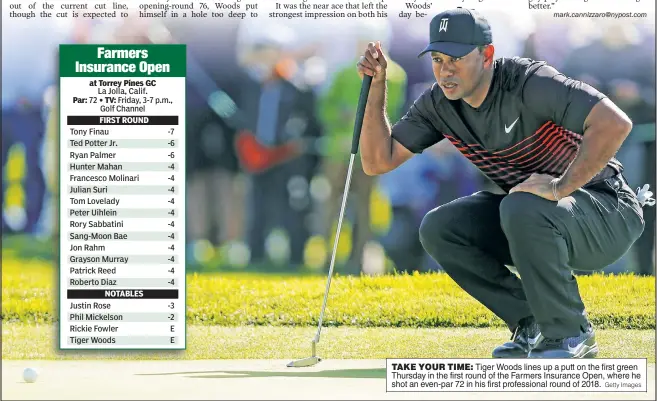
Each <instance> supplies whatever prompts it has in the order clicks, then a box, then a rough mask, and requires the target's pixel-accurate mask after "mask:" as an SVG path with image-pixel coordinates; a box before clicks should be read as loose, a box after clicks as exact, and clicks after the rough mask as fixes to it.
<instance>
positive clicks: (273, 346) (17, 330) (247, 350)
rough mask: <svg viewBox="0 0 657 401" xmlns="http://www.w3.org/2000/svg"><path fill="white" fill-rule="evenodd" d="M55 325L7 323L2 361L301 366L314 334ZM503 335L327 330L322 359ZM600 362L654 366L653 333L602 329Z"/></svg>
mask: <svg viewBox="0 0 657 401" xmlns="http://www.w3.org/2000/svg"><path fill="white" fill-rule="evenodd" d="M57 331H58V330H57V326H56V325H30V324H24V323H3V325H2V359H3V360H10V359H40V360H43V359H45V360H55V359H59V360H65V359H69V360H70V359H78V360H80V359H116V360H158V359H173V360H175V359H180V360H197V359H288V358H289V359H298V358H305V357H307V356H310V353H311V347H310V342H311V340H312V338H313V336H314V335H315V331H316V328H313V327H306V328H300V327H219V326H189V327H188V335H187V339H188V344H187V350H186V351H148V352H145V351H134V352H131V351H116V352H113V351H105V352H98V351H59V350H57V340H56V339H57V338H58V332H57ZM509 334H510V333H509V332H508V330H505V329H500V328H450V329H447V328H436V329H424V328H420V329H412V328H355V327H328V328H325V329H322V337H321V339H320V342H319V344H318V346H317V354H318V355H319V356H320V357H322V358H324V359H385V358H488V357H490V351H491V350H492V349H493V347H495V346H497V345H499V344H500V343H501V342H503V341H505V340H506V339H508V337H509ZM597 340H598V345H599V346H600V354H599V356H598V357H599V358H648V362H649V363H654V362H655V330H598V331H597Z"/></svg>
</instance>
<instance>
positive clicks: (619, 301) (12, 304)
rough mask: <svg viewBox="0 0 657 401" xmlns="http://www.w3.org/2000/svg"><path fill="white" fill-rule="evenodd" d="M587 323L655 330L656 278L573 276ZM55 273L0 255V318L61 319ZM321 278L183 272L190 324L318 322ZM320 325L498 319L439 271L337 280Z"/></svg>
mask: <svg viewBox="0 0 657 401" xmlns="http://www.w3.org/2000/svg"><path fill="white" fill-rule="evenodd" d="M577 282H578V284H579V288H580V292H581V294H582V298H583V300H584V303H585V305H586V307H587V312H588V314H589V318H590V319H591V321H592V322H593V324H594V325H595V326H596V327H597V328H599V329H637V330H654V328H655V278H654V277H637V276H633V275H599V274H598V275H592V276H579V277H578V278H577ZM57 283H58V272H57V270H56V269H55V268H54V267H53V266H52V264H50V263H48V262H46V261H38V260H31V261H30V260H18V259H12V258H3V266H2V321H3V322H23V323H31V324H36V323H39V324H53V323H55V322H57V320H58V314H59V307H58V304H57V298H58V293H57ZM325 288H326V277H325V276H319V277H294V276H279V275H265V274H236V273H233V274H230V273H203V274H196V273H192V274H188V275H187V322H188V323H189V324H190V325H209V326H215V325H218V326H284V327H285V326H287V327H290V326H297V327H307V326H313V325H317V319H318V317H319V311H320V308H321V305H322V300H323V297H324V291H325ZM324 324H325V326H331V327H340V326H350V327H388V328H392V327H404V328H435V327H443V328H448V329H449V328H454V327H464V328H471V327H480V328H483V327H497V328H502V327H503V322H502V321H501V320H500V319H499V318H497V317H496V316H494V315H493V314H492V313H491V312H490V311H489V310H487V309H486V308H485V307H484V306H482V305H481V304H479V303H478V302H477V301H476V300H474V299H473V298H472V297H470V296H469V295H468V294H467V293H466V292H465V291H463V290H462V289H461V288H459V287H458V286H457V285H456V284H455V283H454V281H452V280H451V279H450V278H449V277H448V276H447V275H446V274H444V273H434V274H416V275H387V276H381V277H350V276H347V277H345V276H336V277H334V279H333V280H332V282H331V291H330V294H329V301H328V305H327V310H326V315H325V319H324Z"/></svg>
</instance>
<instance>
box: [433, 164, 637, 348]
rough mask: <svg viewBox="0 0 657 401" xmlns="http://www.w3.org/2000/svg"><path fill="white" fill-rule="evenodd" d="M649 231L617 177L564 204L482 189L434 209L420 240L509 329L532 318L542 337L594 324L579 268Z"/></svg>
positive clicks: (593, 265)
mask: <svg viewBox="0 0 657 401" xmlns="http://www.w3.org/2000/svg"><path fill="white" fill-rule="evenodd" d="M643 229H644V220H643V211H642V208H641V205H640V204H639V203H638V201H637V199H636V196H635V194H634V192H633V191H632V190H631V188H630V187H629V186H628V185H627V183H626V182H625V180H624V178H623V177H622V176H620V175H619V176H616V177H612V178H609V179H607V180H605V181H601V182H599V183H596V184H593V185H590V186H588V187H587V188H585V189H580V190H578V191H576V192H575V193H573V194H572V195H571V196H569V197H566V198H564V199H562V200H561V201H560V202H558V203H557V202H554V201H549V200H546V199H543V198H541V197H538V196H536V195H533V194H529V193H524V192H523V193H517V192H516V193H513V194H508V195H498V194H492V193H490V192H478V193H475V194H473V195H470V196H467V197H463V198H460V199H457V200H455V201H452V202H450V203H447V204H445V205H442V206H440V207H438V208H436V209H434V210H432V211H431V212H429V213H428V214H427V215H426V216H425V217H424V219H423V221H422V224H421V226H420V240H421V242H422V245H423V246H424V248H425V250H426V251H427V252H428V253H429V254H430V255H431V256H432V257H433V258H434V259H435V260H436V262H438V263H439V264H440V265H441V266H442V268H443V269H444V270H445V272H446V273H447V274H448V275H449V276H450V277H451V278H452V279H453V280H454V281H455V282H456V283H457V284H458V285H459V286H460V287H461V288H462V289H463V290H465V291H466V292H468V293H469V294H470V295H471V296H472V297H474V298H475V299H477V300H478V301H479V302H481V303H482V304H483V305H484V306H486V307H487V308H488V309H489V310H491V311H492V312H493V313H494V314H495V315H497V316H498V317H500V318H501V319H502V320H504V321H505V322H506V324H507V325H508V326H509V329H510V330H512V331H513V330H514V329H515V327H516V326H517V324H518V321H519V320H520V319H522V318H524V317H527V316H534V318H535V319H536V321H537V323H538V324H539V326H540V327H541V332H542V334H543V335H544V336H546V337H548V338H564V337H571V336H577V335H578V334H579V332H580V330H582V329H584V328H586V327H587V325H588V319H587V316H586V312H585V307H584V304H583V302H582V299H581V297H580V294H579V288H578V286H577V280H576V278H575V276H574V275H573V270H583V271H596V270H602V269H604V268H605V267H607V266H608V265H610V264H611V263H613V262H615V261H616V260H618V259H619V258H620V257H621V256H623V254H625V253H626V252H627V251H628V249H629V248H630V247H631V246H632V244H633V243H634V242H635V241H636V240H637V238H639V236H640V235H641V233H642V232H643ZM505 265H508V266H514V267H515V268H516V270H517V272H518V275H519V276H520V279H519V278H518V276H516V275H515V274H513V273H512V272H511V271H510V270H509V269H508V268H507V267H506V266H505Z"/></svg>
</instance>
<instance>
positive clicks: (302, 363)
mask: <svg viewBox="0 0 657 401" xmlns="http://www.w3.org/2000/svg"><path fill="white" fill-rule="evenodd" d="M371 84H372V77H371V76H369V75H364V76H363V84H362V86H361V88H360V97H359V98H358V109H357V111H356V122H355V124H354V136H353V139H352V142H351V157H350V159H349V169H348V171H347V183H346V184H345V187H344V193H343V195H342V207H341V208H340V218H339V219H338V228H337V230H336V232H335V239H334V241H333V254H332V255H331V265H330V268H329V273H328V279H327V281H326V291H325V292H324V303H323V304H322V310H321V312H320V314H319V324H318V325H317V334H315V337H314V338H313V341H312V356H310V357H308V358H304V359H298V360H296V361H292V362H290V363H288V364H287V367H289V368H302V367H308V366H314V365H316V364H318V363H319V362H321V360H322V358H320V357H318V356H317V354H316V346H317V343H319V336H320V334H321V332H322V322H323V320H324V310H325V309H326V301H327V299H328V293H329V288H330V287H331V277H332V276H333V267H334V266H335V254H336V253H337V250H338V240H339V238H340V229H341V228H342V219H343V217H344V211H345V207H346V206H347V197H348V194H349V187H350V185H351V172H352V170H353V167H354V158H355V157H356V154H357V153H358V144H359V142H360V130H361V128H362V126H363V118H364V117H365V106H366V105H367V96H368V95H369V94H370V85H371Z"/></svg>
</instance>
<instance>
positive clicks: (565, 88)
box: [522, 65, 607, 133]
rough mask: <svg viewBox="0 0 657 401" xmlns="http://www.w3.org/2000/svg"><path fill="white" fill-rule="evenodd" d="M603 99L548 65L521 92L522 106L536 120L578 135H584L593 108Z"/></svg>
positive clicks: (586, 85)
mask: <svg viewBox="0 0 657 401" xmlns="http://www.w3.org/2000/svg"><path fill="white" fill-rule="evenodd" d="M606 97H607V96H606V95H604V94H603V93H601V92H600V91H598V90H597V89H595V88H594V87H592V86H591V85H588V84H586V83H584V82H582V81H578V80H576V79H572V78H569V77H567V76H566V75H564V74H562V73H560V72H559V71H557V70H556V69H555V68H554V67H551V66H548V65H543V66H541V67H539V68H538V69H537V70H536V71H535V72H534V73H533V74H532V75H530V76H529V77H528V78H527V79H526V80H525V82H524V85H523V88H522V98H523V103H524V104H525V106H527V107H528V108H529V110H531V111H532V112H533V113H534V114H535V115H536V116H538V117H539V118H542V119H545V120H549V121H552V122H554V123H555V124H557V125H560V126H562V127H564V128H566V129H568V130H570V131H573V132H577V133H582V132H583V130H584V121H586V118H587V117H588V115H589V113H590V112H591V109H593V106H595V105H596V104H597V103H598V102H599V101H600V100H602V99H604V98H606Z"/></svg>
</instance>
